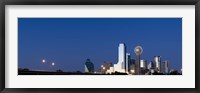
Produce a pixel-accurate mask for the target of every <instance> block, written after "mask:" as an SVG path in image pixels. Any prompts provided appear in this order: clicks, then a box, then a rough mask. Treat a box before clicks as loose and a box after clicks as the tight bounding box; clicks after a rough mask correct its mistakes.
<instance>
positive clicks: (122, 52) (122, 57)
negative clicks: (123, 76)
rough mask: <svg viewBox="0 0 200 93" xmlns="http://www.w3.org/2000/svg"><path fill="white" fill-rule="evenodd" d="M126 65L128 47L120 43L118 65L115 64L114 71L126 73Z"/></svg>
mask: <svg viewBox="0 0 200 93" xmlns="http://www.w3.org/2000/svg"><path fill="white" fill-rule="evenodd" d="M125 65H126V45H125V44H124V43H120V44H119V47H118V63H117V64H114V71H117V72H122V73H125V72H126V71H125Z"/></svg>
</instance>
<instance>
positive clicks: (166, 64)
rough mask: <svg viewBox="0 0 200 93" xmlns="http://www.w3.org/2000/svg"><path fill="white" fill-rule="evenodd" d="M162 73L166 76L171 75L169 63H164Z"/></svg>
mask: <svg viewBox="0 0 200 93" xmlns="http://www.w3.org/2000/svg"><path fill="white" fill-rule="evenodd" d="M162 72H163V73H164V74H167V73H169V63H168V61H164V62H163V63H162Z"/></svg>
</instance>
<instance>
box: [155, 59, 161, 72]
mask: <svg viewBox="0 0 200 93" xmlns="http://www.w3.org/2000/svg"><path fill="white" fill-rule="evenodd" d="M154 61H155V70H156V71H157V72H161V56H154Z"/></svg>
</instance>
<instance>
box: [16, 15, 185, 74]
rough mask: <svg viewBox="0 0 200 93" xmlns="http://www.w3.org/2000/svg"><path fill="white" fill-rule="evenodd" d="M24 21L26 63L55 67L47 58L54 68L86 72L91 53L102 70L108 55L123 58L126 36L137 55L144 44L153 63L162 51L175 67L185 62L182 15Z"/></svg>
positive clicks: (21, 60)
mask: <svg viewBox="0 0 200 93" xmlns="http://www.w3.org/2000/svg"><path fill="white" fill-rule="evenodd" d="M150 23H151V24H150ZM18 24H19V28H18V29H19V30H18V35H19V36H18V37H19V39H18V41H19V60H18V61H19V62H18V63H19V67H21V68H30V69H42V70H45V69H50V67H48V66H45V65H42V64H41V63H42V60H43V59H45V60H46V61H48V62H50V63H53V64H54V65H55V67H54V68H52V69H53V70H56V69H61V70H63V71H82V72H84V63H85V60H86V59H87V58H89V59H90V60H91V61H92V62H93V63H94V67H95V71H97V70H98V69H99V68H100V66H101V64H103V62H104V61H110V62H112V63H113V64H116V63H117V61H118V56H117V55H118V51H117V47H116V46H118V44H119V43H120V42H125V43H126V44H127V46H128V49H127V50H128V52H129V53H130V54H131V58H132V59H136V56H135V54H134V50H133V49H134V47H135V46H137V45H141V46H142V47H144V51H145V52H143V54H142V56H141V59H143V60H147V62H148V63H149V62H150V61H153V60H154V58H153V57H154V56H159V55H160V56H162V59H163V60H168V61H169V63H170V68H174V69H177V70H180V69H181V68H182V19H181V18H19V20H18ZM147 24H148V25H147ZM163 28H165V29H163ZM131 31H132V32H131ZM140 31H141V32H140ZM142 33H143V34H142ZM123 37H124V38H123ZM70 45H71V46H70ZM73 50H74V51H73ZM152 50H154V51H153V52H152ZM172 55H173V56H172Z"/></svg>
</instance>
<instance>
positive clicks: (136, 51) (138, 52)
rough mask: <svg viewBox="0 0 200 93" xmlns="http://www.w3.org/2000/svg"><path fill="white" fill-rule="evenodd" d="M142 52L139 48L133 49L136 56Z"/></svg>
mask: <svg viewBox="0 0 200 93" xmlns="http://www.w3.org/2000/svg"><path fill="white" fill-rule="evenodd" d="M142 51H143V49H142V47H141V46H136V47H135V49H134V52H135V54H136V55H140V54H142Z"/></svg>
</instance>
